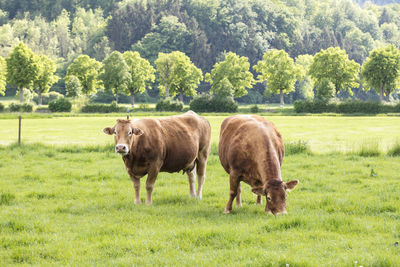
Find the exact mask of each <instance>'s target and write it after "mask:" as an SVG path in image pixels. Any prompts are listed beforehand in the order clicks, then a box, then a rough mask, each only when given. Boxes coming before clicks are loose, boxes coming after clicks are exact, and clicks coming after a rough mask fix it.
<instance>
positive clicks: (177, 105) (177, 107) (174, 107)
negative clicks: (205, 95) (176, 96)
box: [156, 98, 183, 111]
mask: <svg viewBox="0 0 400 267" xmlns="http://www.w3.org/2000/svg"><path fill="white" fill-rule="evenodd" d="M156 110H157V111H182V110H183V103H182V102H180V101H178V100H172V99H171V98H165V99H161V100H160V101H158V102H157V105H156Z"/></svg>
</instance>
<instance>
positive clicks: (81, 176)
mask: <svg viewBox="0 0 400 267" xmlns="http://www.w3.org/2000/svg"><path fill="white" fill-rule="evenodd" d="M223 118H224V117H223V116H209V117H207V119H209V120H210V122H211V124H212V127H213V132H212V135H213V136H212V138H213V142H214V143H216V142H217V140H218V133H219V125H220V123H221V122H222V120H223ZM269 119H270V120H272V121H273V122H274V123H275V124H276V125H277V126H278V128H279V129H280V130H281V132H282V134H283V136H284V138H285V140H288V141H289V140H290V141H297V140H302V141H308V143H309V146H310V147H311V150H312V151H313V153H310V152H306V153H300V154H289V155H287V156H286V157H285V159H284V163H283V167H282V172H283V177H284V180H290V179H299V180H300V185H298V187H297V188H296V189H295V190H294V191H293V192H291V193H289V196H288V202H287V205H288V213H289V214H288V215H287V216H277V217H274V216H272V215H268V216H267V215H265V213H264V207H263V206H257V205H255V200H256V196H255V195H254V194H252V193H251V191H250V188H249V186H247V185H243V207H242V208H240V209H239V208H236V207H235V206H234V207H233V212H232V213H231V214H229V215H225V214H223V209H224V206H225V204H226V202H227V200H228V190H229V183H228V176H227V174H226V173H225V172H224V171H223V169H222V167H221V165H220V163H219V159H218V156H217V154H216V146H215V145H214V146H213V153H212V155H211V156H210V158H209V164H208V169H207V179H206V182H205V187H204V191H203V199H202V200H195V199H190V198H189V196H188V195H189V186H188V183H187V178H186V176H184V175H182V174H166V173H161V174H160V175H159V177H158V179H157V181H156V184H155V189H154V192H153V205H152V206H146V205H134V204H133V199H134V197H133V186H132V183H131V182H130V180H129V178H128V175H127V174H126V171H125V168H124V165H123V163H122V160H121V158H120V157H118V156H117V155H115V154H114V153H113V147H112V146H110V145H108V144H110V143H111V140H110V139H112V138H111V137H109V136H106V135H104V134H103V133H102V132H101V129H102V128H103V127H104V126H109V125H112V124H113V123H114V121H115V118H113V117H72V118H69V117H68V118H64V117H61V118H58V117H56V118H47V119H26V120H24V121H23V140H24V141H25V144H24V145H22V146H21V147H18V146H17V145H15V144H11V145H10V143H11V142H13V141H14V139H13V136H16V130H15V126H16V125H17V123H16V121H15V120H11V119H7V120H0V141H1V142H2V144H4V145H3V146H0V158H1V159H2V160H1V161H0V265H2V266H3V265H18V264H22V265H73V266H82V265H83V266H86V265H101V266H103V265H107V266H110V265H120V266H126V265H134V266H160V265H161V266H287V264H289V266H360V265H362V266H399V265H400V253H399V252H400V251H399V249H400V247H399V246H396V245H395V243H396V242H399V241H400V215H399V212H400V202H399V201H400V195H399V193H398V192H399V191H400V172H399V159H400V158H399V157H390V156H387V155H381V156H373V157H362V156H360V153H343V152H341V153H337V152H338V151H345V150H351V149H354V150H357V149H358V148H359V147H358V145H357V143H358V144H361V145H362V144H364V145H366V144H367V145H371V144H372V147H373V146H374V145H375V144H378V146H379V148H380V149H382V150H384V149H387V147H390V146H392V145H393V144H394V143H396V141H397V140H398V138H399V137H400V136H399V133H400V128H399V127H400V123H399V122H400V118H399V117H282V116H273V117H270V118H269ZM350 133H351V134H352V135H350ZM354 135H355V136H354ZM377 140H378V141H377ZM38 142H40V143H38ZM288 151H290V150H288ZM141 191H142V192H141V198H142V201H143V200H144V198H145V188H144V179H143V180H142V189H141ZM263 204H265V202H264V203H263Z"/></svg>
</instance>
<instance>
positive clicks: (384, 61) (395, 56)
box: [361, 45, 400, 101]
mask: <svg viewBox="0 0 400 267" xmlns="http://www.w3.org/2000/svg"><path fill="white" fill-rule="evenodd" d="M361 75H362V79H363V82H364V84H365V85H366V87H365V88H366V89H367V90H369V89H375V90H376V92H377V93H379V94H380V97H381V101H382V100H383V96H384V95H385V96H386V100H387V101H388V100H389V95H390V94H391V93H393V92H394V90H395V89H396V88H397V87H398V83H399V81H400V51H399V50H398V49H397V48H396V47H394V45H389V46H386V47H381V48H377V49H374V50H373V51H372V52H371V53H370V55H369V56H368V58H367V60H366V62H365V63H364V64H363V65H362V70H361Z"/></svg>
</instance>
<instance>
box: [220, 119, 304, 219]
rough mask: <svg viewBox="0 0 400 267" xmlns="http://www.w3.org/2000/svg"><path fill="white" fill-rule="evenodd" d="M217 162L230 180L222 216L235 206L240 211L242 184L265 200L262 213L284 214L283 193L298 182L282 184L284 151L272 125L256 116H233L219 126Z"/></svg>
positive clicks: (279, 135) (258, 199) (258, 202)
mask: <svg viewBox="0 0 400 267" xmlns="http://www.w3.org/2000/svg"><path fill="white" fill-rule="evenodd" d="M218 152H219V158H220V161H221V164H222V166H223V167H224V169H225V171H226V172H227V173H228V174H229V178H230V180H229V181H230V196H229V201H228V203H227V204H226V207H225V211H224V212H225V213H229V212H230V211H231V210H232V202H233V200H234V199H235V197H236V205H237V206H239V207H241V206H242V203H241V199H240V192H241V189H240V182H241V181H244V182H245V183H247V184H249V185H250V186H251V188H252V191H253V193H255V194H257V195H258V196H257V204H260V203H261V196H266V202H267V203H266V205H265V212H267V213H268V212H272V214H274V215H276V214H279V213H286V190H291V189H293V188H294V187H295V186H296V185H297V183H298V181H297V180H293V181H290V182H287V183H285V182H283V181H282V177H281V165H282V160H283V156H284V153H285V148H284V145H283V141H282V137H281V134H280V133H279V132H278V130H277V129H276V128H275V125H274V124H273V123H272V122H269V121H267V120H265V119H264V118H263V117H260V116H256V115H235V116H231V117H228V118H226V119H225V120H224V121H223V122H222V125H221V132H220V139H219V147H218Z"/></svg>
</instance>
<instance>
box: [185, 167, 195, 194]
mask: <svg viewBox="0 0 400 267" xmlns="http://www.w3.org/2000/svg"><path fill="white" fill-rule="evenodd" d="M186 173H187V175H188V180H189V190H190V191H189V194H190V196H191V197H196V194H195V192H194V191H195V189H196V182H195V176H196V171H195V169H194V168H193V170H191V171H187V172H186Z"/></svg>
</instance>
